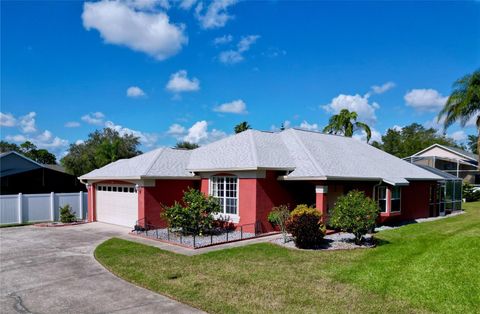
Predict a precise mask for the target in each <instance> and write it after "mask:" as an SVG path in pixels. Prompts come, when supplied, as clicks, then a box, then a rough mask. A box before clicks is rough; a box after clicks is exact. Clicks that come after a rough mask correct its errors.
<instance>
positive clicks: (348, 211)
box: [329, 190, 379, 244]
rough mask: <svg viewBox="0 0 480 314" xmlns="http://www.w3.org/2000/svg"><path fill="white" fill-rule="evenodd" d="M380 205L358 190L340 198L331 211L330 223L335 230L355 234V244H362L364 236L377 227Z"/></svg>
mask: <svg viewBox="0 0 480 314" xmlns="http://www.w3.org/2000/svg"><path fill="white" fill-rule="evenodd" d="M378 213H379V209H378V204H377V203H376V202H375V201H374V200H372V199H371V198H369V197H367V196H365V194H364V193H363V192H360V191H358V190H353V191H350V192H349V193H348V194H347V195H344V196H340V197H339V198H338V200H337V202H336V203H335V206H334V207H333V209H332V210H331V211H330V213H329V216H330V220H329V223H330V224H331V225H332V227H334V228H338V229H341V230H342V231H345V232H349V233H353V235H354V236H355V243H356V244H361V243H362V240H363V236H364V235H366V234H367V233H368V232H369V231H371V230H373V228H374V227H375V222H376V219H377V217H378Z"/></svg>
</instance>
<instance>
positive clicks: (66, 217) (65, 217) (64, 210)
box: [60, 204, 77, 223]
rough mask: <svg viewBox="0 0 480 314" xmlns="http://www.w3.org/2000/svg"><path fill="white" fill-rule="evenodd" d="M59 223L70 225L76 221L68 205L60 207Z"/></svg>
mask: <svg viewBox="0 0 480 314" xmlns="http://www.w3.org/2000/svg"><path fill="white" fill-rule="evenodd" d="M60 221H61V222H63V223H71V222H75V221H77V217H76V216H75V213H74V212H73V211H72V207H71V206H70V205H69V204H66V205H64V206H61V207H60Z"/></svg>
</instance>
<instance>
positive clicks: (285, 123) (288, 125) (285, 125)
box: [270, 120, 292, 132]
mask: <svg viewBox="0 0 480 314" xmlns="http://www.w3.org/2000/svg"><path fill="white" fill-rule="evenodd" d="M282 126H283V128H284V129H290V128H291V127H292V122H291V121H289V120H285V121H283V122H282V123H281V124H280V126H278V127H277V126H276V125H275V124H273V125H272V126H271V127H270V130H272V131H273V132H278V131H280V129H281V128H282Z"/></svg>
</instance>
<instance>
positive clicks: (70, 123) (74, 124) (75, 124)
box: [65, 121, 80, 128]
mask: <svg viewBox="0 0 480 314" xmlns="http://www.w3.org/2000/svg"><path fill="white" fill-rule="evenodd" d="M79 126H80V122H77V121H68V122H67V123H65V127H66V128H78V127H79Z"/></svg>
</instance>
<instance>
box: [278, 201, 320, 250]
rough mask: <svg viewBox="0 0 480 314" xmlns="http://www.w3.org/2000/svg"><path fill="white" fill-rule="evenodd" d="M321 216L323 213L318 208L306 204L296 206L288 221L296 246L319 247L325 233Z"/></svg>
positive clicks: (287, 226) (305, 247) (304, 247)
mask: <svg viewBox="0 0 480 314" xmlns="http://www.w3.org/2000/svg"><path fill="white" fill-rule="evenodd" d="M321 218H322V215H321V214H320V212H319V211H318V210H317V209H316V208H313V207H309V206H307V205H304V204H302V205H298V206H297V207H295V209H294V210H293V211H292V212H291V213H290V217H289V218H288V220H287V222H286V229H287V231H288V232H290V233H291V234H292V236H293V239H294V241H295V246H296V247H298V248H302V249H314V248H316V247H318V245H319V244H320V242H321V241H322V239H323V236H324V235H325V227H324V225H323V224H322V222H321V220H320V219H321Z"/></svg>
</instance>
